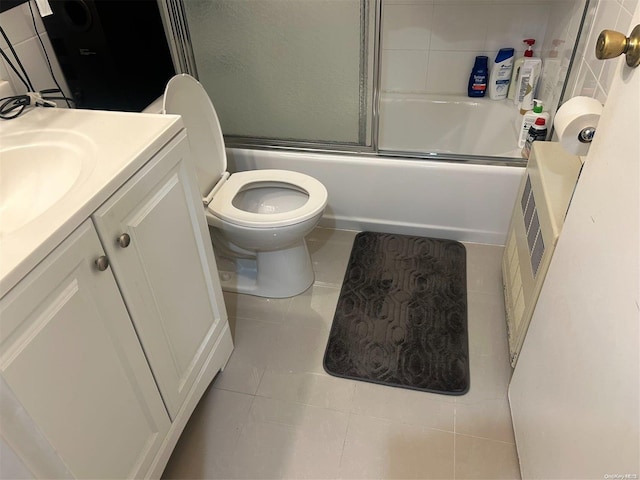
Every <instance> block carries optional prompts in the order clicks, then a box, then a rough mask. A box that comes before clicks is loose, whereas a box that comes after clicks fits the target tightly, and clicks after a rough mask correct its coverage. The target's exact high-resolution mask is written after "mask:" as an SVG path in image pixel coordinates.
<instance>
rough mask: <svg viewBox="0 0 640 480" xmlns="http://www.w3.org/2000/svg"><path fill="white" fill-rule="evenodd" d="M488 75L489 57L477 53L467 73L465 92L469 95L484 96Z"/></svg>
mask: <svg viewBox="0 0 640 480" xmlns="http://www.w3.org/2000/svg"><path fill="white" fill-rule="evenodd" d="M488 75H489V57H485V56H484V55H479V56H477V57H476V61H475V63H474V64H473V69H472V70H471V75H469V86H468V87H467V93H468V95H469V96H470V97H484V95H485V93H486V91H487V77H488Z"/></svg>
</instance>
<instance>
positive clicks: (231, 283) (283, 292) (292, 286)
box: [218, 239, 315, 298]
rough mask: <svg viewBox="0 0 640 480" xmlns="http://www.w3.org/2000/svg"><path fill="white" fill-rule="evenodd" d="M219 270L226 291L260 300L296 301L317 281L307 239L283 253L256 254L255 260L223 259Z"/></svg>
mask: <svg viewBox="0 0 640 480" xmlns="http://www.w3.org/2000/svg"><path fill="white" fill-rule="evenodd" d="M218 270H219V273H220V283H221V285H222V289H223V290H225V291H227V292H235V293H244V294H247V295H255V296H258V297H269V298H287V297H293V296H296V295H299V294H301V293H302V292H304V291H305V290H307V289H308V288H309V287H310V286H311V285H312V284H313V281H314V280H315V275H314V273H313V266H312V264H311V257H310V255H309V250H308V249H307V243H306V242H305V241H304V239H302V240H301V241H299V242H297V243H295V244H293V245H291V246H289V247H287V248H283V249H281V250H274V251H269V252H256V257H255V258H254V259H250V258H229V257H224V258H220V260H219V261H218Z"/></svg>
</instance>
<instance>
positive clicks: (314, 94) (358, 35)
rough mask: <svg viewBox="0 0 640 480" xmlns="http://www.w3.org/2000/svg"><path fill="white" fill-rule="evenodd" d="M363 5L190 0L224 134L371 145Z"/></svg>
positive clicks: (199, 55)
mask: <svg viewBox="0 0 640 480" xmlns="http://www.w3.org/2000/svg"><path fill="white" fill-rule="evenodd" d="M368 3H369V2H367V1H366V0H184V9H185V12H186V16H187V21H188V25H189V33H190V36H191V44H192V47H193V53H194V57H195V63H196V67H197V71H198V72H197V73H198V78H199V80H200V82H201V83H202V84H203V85H204V87H205V89H206V90H207V92H208V93H209V96H210V97H211V99H212V101H213V104H214V106H215V108H216V111H217V113H218V116H219V117H220V123H221V125H222V130H223V132H224V134H225V136H227V137H230V136H231V137H244V138H252V139H255V138H262V139H275V140H282V141H291V142H298V143H299V142H314V143H316V142H320V143H332V144H347V145H370V134H369V130H370V117H371V115H370V110H371V108H372V107H371V101H370V98H371V94H370V92H371V88H372V76H373V75H372V74H371V73H370V72H371V71H372V62H371V61H370V58H372V54H370V53H368V50H369V49H368V45H367V44H368V42H369V41H370V37H372V30H373V28H372V27H371V26H370V23H371V21H372V20H371V19H372V18H373V15H372V14H371V13H370V12H369V7H368Z"/></svg>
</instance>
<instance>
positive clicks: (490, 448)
mask: <svg viewBox="0 0 640 480" xmlns="http://www.w3.org/2000/svg"><path fill="white" fill-rule="evenodd" d="M455 478H456V479H486V480H498V479H508V480H516V479H519V478H520V467H519V466H518V455H517V453H516V446H515V445H513V444H511V443H504V442H496V441H493V440H486V439H483V438H476V437H470V436H467V435H458V434H456V473H455Z"/></svg>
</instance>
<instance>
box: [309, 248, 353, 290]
mask: <svg viewBox="0 0 640 480" xmlns="http://www.w3.org/2000/svg"><path fill="white" fill-rule="evenodd" d="M307 246H308V247H309V253H310V254H311V261H312V263H313V270H314V272H315V274H316V284H321V285H332V286H340V285H341V284H342V280H343V279H344V274H345V272H346V270H347V263H348V261H349V256H350V255H351V247H352V246H353V240H351V241H342V240H341V241H331V240H329V241H316V240H307Z"/></svg>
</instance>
